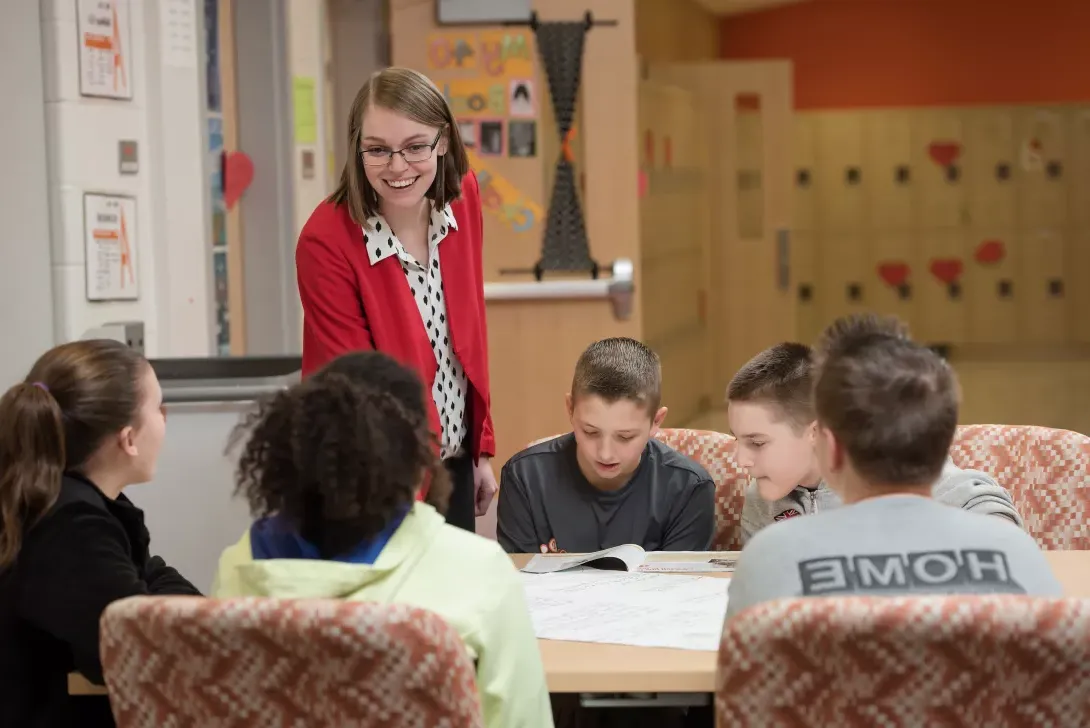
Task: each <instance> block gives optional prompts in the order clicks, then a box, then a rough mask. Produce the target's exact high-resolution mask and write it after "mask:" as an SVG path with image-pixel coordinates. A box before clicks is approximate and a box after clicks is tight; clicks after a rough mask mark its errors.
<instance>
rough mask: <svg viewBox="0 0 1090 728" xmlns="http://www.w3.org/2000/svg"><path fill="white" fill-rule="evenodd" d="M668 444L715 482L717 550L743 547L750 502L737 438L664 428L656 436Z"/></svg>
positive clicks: (715, 542)
mask: <svg viewBox="0 0 1090 728" xmlns="http://www.w3.org/2000/svg"><path fill="white" fill-rule="evenodd" d="M655 437H656V438H657V439H658V440H661V441H662V442H663V443H664V444H666V445H669V446H670V447H672V448H673V449H675V450H677V451H678V452H680V453H681V454H682V455H686V456H688V457H689V458H691V459H692V460H695V461H696V462H698V463H700V465H702V466H703V467H704V469H705V470H707V471H708V475H710V476H712V480H713V481H714V482H715V539H714V540H713V541H712V548H713V549H715V550H716V551H739V550H741V548H742V529H741V525H742V504H743V503H744V502H745V500H746V483H747V482H748V480H747V478H746V471H745V470H743V469H742V468H741V466H739V465H738V463H737V461H735V459H734V438H733V437H731V436H730V435H725V434H723V433H722V432H713V431H711V430H688V429H683V428H663V429H661V430H659V432H658V434H657V435H656V436H655Z"/></svg>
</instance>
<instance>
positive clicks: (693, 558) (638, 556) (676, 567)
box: [522, 543, 737, 574]
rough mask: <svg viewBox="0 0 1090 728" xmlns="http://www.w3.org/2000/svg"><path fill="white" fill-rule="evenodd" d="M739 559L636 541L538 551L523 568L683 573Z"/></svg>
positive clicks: (728, 566)
mask: <svg viewBox="0 0 1090 728" xmlns="http://www.w3.org/2000/svg"><path fill="white" fill-rule="evenodd" d="M736 563H737V560H736V559H734V558H730V557H729V556H727V555H726V554H718V553H715V552H714V551H651V552H647V551H644V550H643V548H642V547H641V546H638V545H636V544H632V543H629V544H624V545H622V546H614V547H613V548H611V549H605V550H603V551H595V552H594V553H593V554H535V555H534V557H533V558H532V559H530V562H529V563H528V564H526V566H524V567H522V571H525V572H526V573H528V574H549V573H552V572H554V571H564V570H565V569H575V568H579V567H591V568H594V569H608V570H611V571H644V572H648V571H657V572H663V573H684V572H690V573H693V572H702V573H708V572H711V571H734V565H735V564H736Z"/></svg>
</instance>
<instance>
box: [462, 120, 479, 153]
mask: <svg viewBox="0 0 1090 728" xmlns="http://www.w3.org/2000/svg"><path fill="white" fill-rule="evenodd" d="M458 133H459V134H461V136H462V144H464V145H465V146H467V147H469V148H470V149H475V148H476V147H477V122H476V121H473V120H472V119H459V120H458Z"/></svg>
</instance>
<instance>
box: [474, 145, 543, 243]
mask: <svg viewBox="0 0 1090 728" xmlns="http://www.w3.org/2000/svg"><path fill="white" fill-rule="evenodd" d="M466 157H468V159H469V166H470V168H471V169H472V170H473V171H474V172H476V174H477V184H478V185H479V186H480V190H481V206H482V207H483V208H484V209H485V211H486V212H488V213H489V214H490V215H493V216H495V217H496V218H497V219H498V220H499V221H500V222H501V223H502V224H504V225H507V226H509V227H510V228H511V229H512V230H514V231H515V232H516V233H525V232H529V231H530V230H532V229H533V227H534V224H535V223H537V222H538V221H540V220H542V219H543V216H544V214H545V213H544V211H543V210H542V209H541V205H539V204H537V203H536V202H534V201H533V200H532V199H530V197H529V196H527V195H525V194H523V193H522V191H521V190H519V189H518V188H517V187H515V185H514V184H512V183H511V181H510V180H508V179H507V178H505V177H503V176H502V175H500V174H498V173H496V171H495V170H494V169H492V168H491V167H490V166H489V164H488V161H487V159H488V158H487V157H481V156H480V155H479V154H478V153H477V152H475V151H474V150H472V149H467V150H466Z"/></svg>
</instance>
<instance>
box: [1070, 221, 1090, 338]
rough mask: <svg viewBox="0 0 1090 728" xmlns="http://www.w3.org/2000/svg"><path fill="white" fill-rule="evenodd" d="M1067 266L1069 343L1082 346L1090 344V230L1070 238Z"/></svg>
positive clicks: (1087, 229)
mask: <svg viewBox="0 0 1090 728" xmlns="http://www.w3.org/2000/svg"><path fill="white" fill-rule="evenodd" d="M1084 204H1085V203H1084ZM1065 262H1066V264H1067V278H1066V280H1065V281H1064V283H1065V288H1064V295H1066V296H1067V299H1068V306H1067V313H1068V321H1069V327H1068V331H1069V332H1070V333H1069V337H1068V339H1069V340H1070V341H1073V342H1076V343H1079V344H1090V227H1087V226H1086V225H1080V226H1079V228H1078V229H1077V230H1074V231H1072V233H1071V234H1070V235H1069V236H1068V238H1067V258H1066V260H1065Z"/></svg>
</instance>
